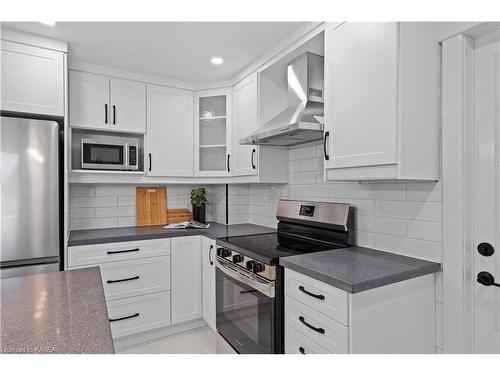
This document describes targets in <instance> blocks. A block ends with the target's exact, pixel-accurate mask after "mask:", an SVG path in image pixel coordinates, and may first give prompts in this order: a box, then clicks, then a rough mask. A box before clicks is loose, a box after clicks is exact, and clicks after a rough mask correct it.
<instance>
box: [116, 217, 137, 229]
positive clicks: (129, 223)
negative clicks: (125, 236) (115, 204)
mask: <svg viewBox="0 0 500 375" xmlns="http://www.w3.org/2000/svg"><path fill="white" fill-rule="evenodd" d="M117 225H118V226H119V227H134V226H136V225H137V220H136V217H135V216H126V217H119V218H118V224H117Z"/></svg>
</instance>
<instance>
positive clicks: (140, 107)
mask: <svg viewBox="0 0 500 375" xmlns="http://www.w3.org/2000/svg"><path fill="white" fill-rule="evenodd" d="M110 129H112V130H117V131H123V132H133V133H145V132H146V84H145V83H143V82H136V81H130V80H126V79H117V78H111V79H110Z"/></svg>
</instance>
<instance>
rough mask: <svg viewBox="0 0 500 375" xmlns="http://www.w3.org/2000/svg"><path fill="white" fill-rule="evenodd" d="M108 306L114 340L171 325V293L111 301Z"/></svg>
mask: <svg viewBox="0 0 500 375" xmlns="http://www.w3.org/2000/svg"><path fill="white" fill-rule="evenodd" d="M107 305H108V315H109V319H110V326H111V333H112V335H113V338H117V337H122V336H127V335H131V334H134V333H138V332H143V331H147V330H150V329H155V328H160V327H164V326H168V325H170V292H169V291H166V292H159V293H153V294H147V295H144V296H137V297H130V298H124V299H119V300H116V301H109V302H108V303H107ZM116 319H120V320H116ZM113 320H115V321H113Z"/></svg>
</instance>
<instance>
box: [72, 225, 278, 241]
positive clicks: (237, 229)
mask: <svg viewBox="0 0 500 375" xmlns="http://www.w3.org/2000/svg"><path fill="white" fill-rule="evenodd" d="M275 231H276V229H273V228H268V227H263V226H260V225H254V224H232V225H224V224H219V223H213V222H210V228H208V229H193V228H189V229H163V226H162V225H155V226H149V227H121V228H106V229H88V230H72V231H71V232H70V234H69V240H68V246H80V245H92V244H96V243H110V242H124V241H139V240H152V239H156V238H172V237H182V236H198V235H202V236H206V237H209V238H212V239H216V238H218V237H228V236H245V235H250V234H260V233H271V232H275Z"/></svg>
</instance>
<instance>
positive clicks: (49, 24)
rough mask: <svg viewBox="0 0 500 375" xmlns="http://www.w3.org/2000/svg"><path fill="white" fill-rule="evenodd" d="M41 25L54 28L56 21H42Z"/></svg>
mask: <svg viewBox="0 0 500 375" xmlns="http://www.w3.org/2000/svg"><path fill="white" fill-rule="evenodd" d="M40 23H43V24H44V25H48V26H54V25H55V24H56V21H40Z"/></svg>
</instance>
